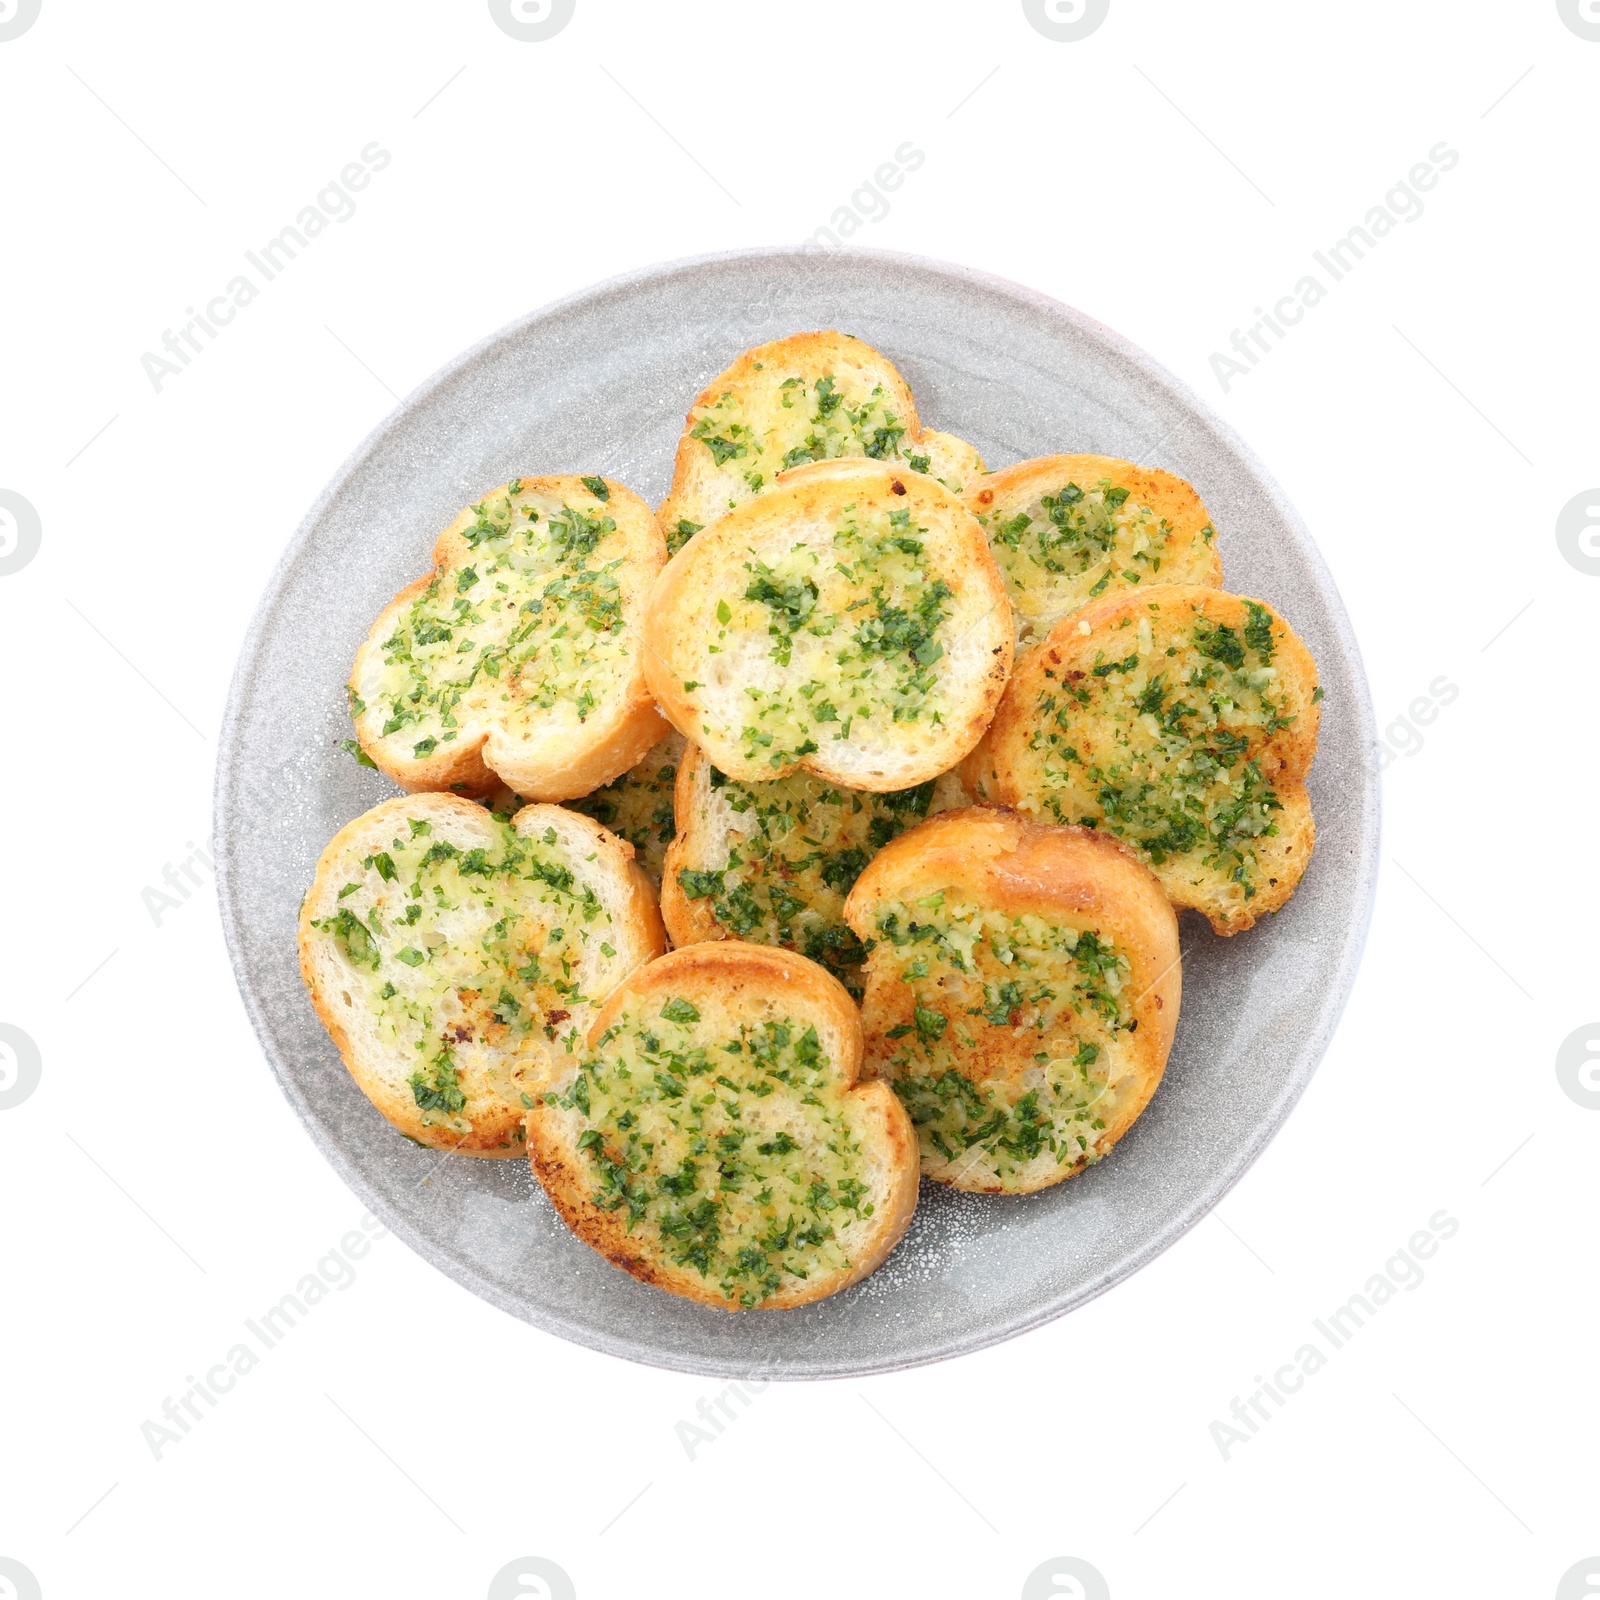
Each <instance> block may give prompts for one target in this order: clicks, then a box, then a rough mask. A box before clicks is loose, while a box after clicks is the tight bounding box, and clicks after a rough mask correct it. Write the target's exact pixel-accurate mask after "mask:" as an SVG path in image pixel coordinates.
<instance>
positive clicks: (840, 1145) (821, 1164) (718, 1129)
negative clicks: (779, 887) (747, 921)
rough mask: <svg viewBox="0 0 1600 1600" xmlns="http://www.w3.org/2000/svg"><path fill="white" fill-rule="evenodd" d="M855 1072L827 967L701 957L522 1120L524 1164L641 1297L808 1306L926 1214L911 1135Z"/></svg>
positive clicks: (628, 1011) (677, 961)
mask: <svg viewBox="0 0 1600 1600" xmlns="http://www.w3.org/2000/svg"><path fill="white" fill-rule="evenodd" d="M860 1065H861V1022H860V1018H859V1017H858V1015H857V1013H856V1008H855V1006H854V1005H853V1004H852V1003H851V1000H850V997H849V995H847V994H846V993H845V992H844V990H843V989H842V988H841V987H840V986H839V984H838V983H837V982H836V981H835V980H834V979H832V978H830V977H829V976H828V974H827V973H826V972H824V971H823V970H822V968H821V967H819V966H816V965H815V964H814V963H812V962H809V961H805V960H802V959H801V958H800V957H799V956H795V955H791V954H789V953H788V952H787V951H783V950H772V949H768V948H764V947H761V946H757V945H749V944H698V945H691V946H690V947H689V948H688V949H686V950H675V951H674V952H673V953H672V954H671V955H668V956H664V957H662V959H661V960H659V961H655V962H652V963H651V964H650V965H649V966H647V967H644V968H642V969H641V970H640V971H638V972H636V973H634V975H633V976H632V977H631V978H629V979H628V980H627V982H626V983H624V984H623V985H622V987H621V988H619V989H618V990H617V991H616V992H615V993H614V994H613V995H612V996H611V999H610V1000H609V1001H607V1003H606V1005H605V1006H604V1007H603V1008H602V1009H601V1012H600V1014H599V1016H598V1017H596V1018H595V1022H594V1026H593V1029H592V1030H591V1033H590V1037H589V1048H588V1052H587V1053H586V1054H584V1055H583V1056H582V1057H581V1058H580V1059H579V1060H578V1061H576V1062H575V1063H573V1064H571V1065H569V1066H567V1067H565V1068H564V1069H563V1070H562V1071H561V1072H560V1073H558V1074H556V1075H554V1076H553V1077H552V1079H551V1080H550V1081H549V1082H548V1083H547V1084H546V1085H545V1087H544V1089H543V1092H542V1093H541V1094H540V1095H539V1097H538V1101H537V1104H536V1105H535V1107H534V1109H533V1110H532V1111H530V1112H529V1113H528V1119H527V1126H528V1153H529V1155H530V1157H531V1158H532V1162H533V1170H534V1172H535V1173H536V1174H537V1175H538V1178H539V1181H540V1183H542V1184H543V1185H544V1189H545V1192H546V1193H547V1194H548V1195H549V1196H550V1199H551V1201H552V1202H553V1203H554V1205H555V1207H556V1210H557V1211H558V1212H560V1214H561V1216H562V1217H563V1219H564V1220H565V1221H566V1223H567V1224H568V1226H569V1227H571V1229H572V1230H573V1232H574V1233H576V1234H577V1235H578V1237H579V1238H580V1239H582V1240H584V1241H585V1242H586V1243H587V1244H590V1245H592V1246H593V1247H594V1248H595V1249H596V1250H598V1251H599V1252H600V1253H601V1255H603V1256H605V1257H606V1259H607V1260H609V1261H611V1262H612V1263H613V1264H614V1265H616V1266H619V1267H621V1268H622V1269H623V1270H624V1271H625V1272H629V1273H632V1274H633V1276H634V1277H636V1278H638V1279H640V1280H641V1281H642V1282H645V1283H653V1284H656V1285H657V1286H658V1287H660V1288H662V1289H666V1290H668V1291H669V1292H670V1293H672V1294H679V1295H684V1296H686V1297H687V1298H688V1299H691V1300H698V1301H700V1302H701V1303H702V1304H704V1305H711V1306H721V1307H723V1308H724V1309H725V1310H728V1311H738V1310H745V1309H749V1308H751V1307H756V1306H760V1307H765V1308H769V1309H778V1308H782V1307H786V1306H799V1305H806V1304H808V1303H809V1302H811V1301H813V1300H821V1299H823V1298H824V1297H825V1296H827V1295H830V1294H836V1293H838V1291H839V1290H841V1289H844V1288H847V1287H848V1286H849V1285H850V1284H852V1283H855V1282H856V1281H857V1280H859V1279H861V1278H864V1277H865V1276H866V1275H867V1274H868V1273H869V1272H871V1271H872V1270H873V1269H874V1268H875V1267H876V1266H878V1265H879V1263H880V1262H882V1261H883V1259H884V1257H885V1256H887V1255H888V1254H889V1252H890V1251H891V1250H892V1249H893V1248H894V1246H895V1245H896V1243H898V1241H899V1239H900V1236H901V1235H902V1234H903V1233H904V1232H905V1230H906V1226H907V1224H908V1223H909V1222H910V1220H911V1213H912V1209H913V1207H914V1206H915V1205H916V1198H917V1147H916V1137H915V1135H914V1134H913V1133H912V1131H911V1124H910V1122H909V1120H908V1119H907V1117H906V1114H905V1111H904V1110H903V1109H902V1107H901V1105H900V1103H899V1101H898V1100H896V1099H895V1097H894V1095H893V1093H892V1092H891V1091H890V1090H889V1089H888V1087H887V1086H886V1085H884V1084H881V1083H869V1084H862V1083H858V1082H857V1077H858V1074H859V1072H860Z"/></svg>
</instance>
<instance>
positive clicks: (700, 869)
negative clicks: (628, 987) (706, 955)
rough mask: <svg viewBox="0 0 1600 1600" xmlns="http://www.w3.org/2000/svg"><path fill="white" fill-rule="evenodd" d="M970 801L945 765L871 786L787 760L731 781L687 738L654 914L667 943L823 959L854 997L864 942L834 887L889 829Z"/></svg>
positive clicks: (896, 830)
mask: <svg viewBox="0 0 1600 1600" xmlns="http://www.w3.org/2000/svg"><path fill="white" fill-rule="evenodd" d="M966 804H968V801H967V797H966V793H965V791H964V790H963V789H962V787H961V783H960V780H959V778H958V777H957V776H956V774H955V773H953V772H952V773H946V774H944V776H943V777H940V778H934V779H930V780H929V781H928V782H927V783H923V784H918V785H917V787H916V788H914V789H902V790H900V791H898V792H897V793H893V794H872V793H868V792H863V791H860V790H856V789H842V788H840V787H839V786H838V785H837V784H834V783H830V782H829V781H828V780H827V779H826V778H818V777H816V776H814V775H813V774H811V773H809V772H796V773H794V774H793V775H792V776H790V777H787V778H780V779H778V780H777V782H775V783H741V782H740V781H739V780H738V779H737V778H729V777H727V776H726V775H724V774H723V773H721V772H718V771H717V769H716V768H715V767H714V766H712V764H711V762H710V761H709V760H708V759H707V757H706V754H705V752H704V751H703V750H701V749H700V748H699V746H697V745H692V744H691V745H690V746H689V747H688V750H687V751H686V753H685V755H684V758H683V760H682V761H681V762H680V763H679V765H678V787H677V796H676V815H677V820H678V836H677V838H676V839H675V840H674V841H673V844H672V847H671V849H669V850H668V851H667V860H666V871H665V874H664V876H663V878H662V881H661V918H662V921H664V922H665V923H666V925H667V936H668V937H669V938H670V939H671V940H672V942H673V944H675V945H686V944H695V943H698V942H699V941H700V940H703V939H745V940H748V941H750V942H751V943H754V944H771V945H779V946H781V947H782V948H783V949H785V950H797V951H799V952H800V954H801V955H804V956H806V957H808V958H809V959H811V960H812V961H818V962H821V963H822V965H823V966H825V967H826V968H827V969H828V971H829V972H831V973H832V974H833V975H834V977H836V978H838V979H839V981H840V982H841V983H843V984H844V986H845V988H847V989H848V990H849V991H850V993H851V995H852V996H854V998H856V999H857V1000H859V999H860V998H861V963H862V961H863V960H864V959H865V956H866V952H865V950H864V949H863V948H862V945H861V942H860V941H859V940H858V939H857V938H856V936H855V935H854V934H853V933H851V931H850V929H849V928H848V927H847V926H846V924H845V920H844V899H845V896H846V895H847V894H849V892H850V888H851V885H852V884H854V883H855V881H856V879H857V878H858V877H859V876H860V875H861V870H862V868H863V867H865V866H866V864H867V863H868V862H869V861H870V860H871V859H872V858H873V856H874V855H876V854H877V852H878V851H879V850H880V849H882V848H883V846H884V845H885V844H887V843H888V842H889V840H891V839H893V838H895V837H896V836H897V835H898V834H901V833H904V832H905V830H906V829H907V828H910V827H914V826H915V825H916V824H917V823H919V822H920V821H922V819H923V818H924V817H926V816H929V815H931V814H932V813H934V812H938V811H947V810H949V809H950V808H951V807H952V806H964V805H966Z"/></svg>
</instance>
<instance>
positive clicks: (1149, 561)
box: [964, 455, 1222, 638]
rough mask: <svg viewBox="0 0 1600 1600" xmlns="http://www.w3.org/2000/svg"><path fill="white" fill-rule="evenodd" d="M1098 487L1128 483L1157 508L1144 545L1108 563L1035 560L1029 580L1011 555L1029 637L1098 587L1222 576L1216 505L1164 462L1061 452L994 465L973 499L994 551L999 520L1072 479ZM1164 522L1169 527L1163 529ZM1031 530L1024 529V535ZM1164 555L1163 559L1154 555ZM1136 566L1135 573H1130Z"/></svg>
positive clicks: (1134, 494) (1131, 492)
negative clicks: (1076, 568) (1080, 565)
mask: <svg viewBox="0 0 1600 1600" xmlns="http://www.w3.org/2000/svg"><path fill="white" fill-rule="evenodd" d="M1069 483H1072V484H1077V485H1078V487H1080V488H1082V489H1084V490H1086V491H1092V490H1093V489H1094V488H1095V487H1096V486H1098V485H1099V484H1101V483H1109V484H1110V485H1111V486H1112V487H1113V488H1119V489H1126V490H1127V491H1128V501H1127V503H1128V504H1129V505H1132V506H1142V507H1145V508H1146V509H1147V510H1148V511H1149V512H1150V513H1151V516H1150V518H1149V519H1148V521H1149V524H1150V526H1149V529H1148V532H1147V533H1146V535H1145V538H1146V541H1147V544H1146V547H1145V548H1143V549H1141V550H1140V551H1139V552H1137V553H1136V552H1135V551H1133V550H1132V549H1120V548H1119V549H1117V550H1114V551H1112V552H1110V553H1109V554H1110V556H1112V557H1114V559H1111V560H1109V563H1108V562H1107V561H1106V560H1104V559H1097V560H1095V561H1093V562H1091V564H1090V565H1089V566H1088V567H1087V568H1086V569H1085V570H1084V571H1083V572H1081V573H1079V574H1076V575H1073V576H1068V575H1065V574H1050V573H1048V572H1046V571H1045V570H1044V569H1043V568H1041V567H1037V566H1035V567H1032V568H1031V570H1030V571H1029V574H1028V576H1029V582H1028V584H1027V586H1026V587H1024V586H1021V585H1019V584H1018V582H1017V581H1016V579H1015V577H1014V575H1013V573H1012V572H1011V571H1010V570H1009V568H1008V564H1007V561H1006V560H1003V559H1002V560H1001V562H1000V568H1001V572H1002V573H1003V574H1004V575H1005V577H1006V592H1007V593H1008V594H1009V595H1010V597H1011V604H1012V608H1013V610H1014V611H1015V612H1016V616H1017V626H1018V628H1019V629H1020V630H1021V632H1022V634H1023V636H1024V637H1025V638H1039V637H1042V636H1043V634H1044V633H1045V632H1046V631H1047V630H1048V629H1049V628H1050V627H1051V626H1052V625H1053V624H1054V623H1055V622H1056V621H1057V620H1058V619H1059V618H1060V617H1062V616H1064V615H1066V614H1067V613H1068V612H1071V611H1075V610H1077V609H1078V608H1079V607H1080V606H1082V605H1085V604H1087V603H1089V602H1090V601H1091V600H1092V599H1093V598H1094V594H1093V592H1092V591H1094V590H1095V589H1096V588H1099V589H1100V590H1101V592H1102V593H1104V592H1106V591H1107V589H1109V592H1110V593H1111V594H1112V595H1115V594H1116V593H1117V592H1118V591H1119V590H1122V589H1125V588H1129V587H1138V586H1139V585H1143V586H1145V587H1149V586H1150V585H1152V584H1156V583H1161V584H1193V585H1198V586H1202V587H1205V588H1218V587H1220V586H1221V583H1222V558H1221V556H1220V554H1219V553H1218V551H1217V546H1216V540H1215V532H1216V530H1215V528H1214V527H1213V526H1212V522H1211V516H1210V513H1209V512H1208V511H1207V510H1206V508H1205V506H1204V505H1203V504H1202V503H1201V500H1200V496H1199V495H1198V494H1196V493H1195V491H1194V488H1193V486H1192V485H1190V484H1189V483H1186V482H1185V481H1184V480H1183V479H1182V478H1179V477H1176V476H1174V475H1173V474H1172V473H1170V472H1164V471H1162V470H1161V469H1160V468H1159V467H1141V466H1138V465H1136V464H1135V463H1134V462H1132V461H1124V460H1121V459H1120V458H1119V457H1116V456H1094V455H1057V456H1039V457H1037V458H1035V459H1034V460H1031V461H1018V462H1015V463H1013V464H1012V465H1011V466H1009V467H1002V468H1001V469H1000V471H998V472H992V473H990V474H989V475H988V476H987V477H985V478H983V479H982V480H980V481H978V482H977V483H976V484H975V485H974V486H973V487H971V488H970V489H969V490H968V491H967V493H966V495H965V497H964V498H965V500H966V502H967V505H968V506H969V507H970V508H971V509H972V512H973V514H974V515H975V516H977V517H978V518H979V519H980V521H982V522H983V524H984V528H985V531H986V532H987V533H988V535H989V539H990V542H991V544H992V545H996V554H997V557H998V556H1005V555H1006V554H1007V551H1006V549H1005V548H1004V547H1003V546H1000V545H998V544H996V540H997V527H998V525H999V524H1002V523H1004V522H1005V521H1006V519H1008V518H1010V517H1012V516H1015V515H1016V514H1017V513H1018V512H1020V511H1022V510H1023V509H1024V508H1025V507H1028V506H1032V505H1034V504H1035V503H1036V502H1037V501H1038V500H1040V498H1041V497H1043V496H1045V495H1056V494H1059V492H1060V491H1061V489H1062V488H1063V487H1064V486H1065V485H1067V484H1069ZM1163 527H1164V528H1165V529H1166V530H1167V531H1166V532H1165V533H1164V534H1163V532H1162V531H1161V530H1162V529H1163ZM1024 537H1026V536H1024ZM1158 557H1159V565H1156V564H1155V562H1156V558H1158ZM1130 572H1131V573H1133V574H1135V576H1134V577H1133V578H1130V577H1129V576H1128V575H1127V574H1128V573H1130Z"/></svg>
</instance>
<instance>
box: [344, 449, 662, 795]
mask: <svg viewBox="0 0 1600 1600" xmlns="http://www.w3.org/2000/svg"><path fill="white" fill-rule="evenodd" d="M433 559H434V570H433V572H431V573H430V574H429V575H428V576H427V577H425V578H421V579H419V580H418V581H417V582H416V583H414V584H412V585H411V586H410V587H409V588H407V589H403V590H402V591H401V592H400V593H399V594H398V595H396V596H395V598H394V599H393V600H392V601H391V602H390V603H389V605H388V606H387V607H386V608H385V609H384V611H383V613H382V614H381V615H380V616H379V618H378V620H377V622H376V623H375V624H374V625H373V628H372V631H371V633H370V634H369V635H368V636H367V639H366V642H365V643H364V644H363V645H362V646H361V648H360V650H359V651H358V652H357V653H356V664H355V670H354V672H353V673H352V674H351V678H350V705H351V710H352V713H353V714H354V717H355V726H356V737H357V738H358V739H359V740H360V741H361V747H362V749H363V750H365V751H366V753H367V754H368V755H369V756H371V757H372V759H373V760H374V761H375V762H376V763H377V764H378V765H379V766H380V767H381V768H382V769H383V770H384V771H385V772H386V773H388V774H389V776H390V777H391V778H393V779H394V781H395V782H396V783H398V784H399V785H400V786H401V787H402V788H404V789H410V790H412V791H414V792H415V791H420V790H438V789H450V790H454V791H455V792H457V793H459V794H471V795H487V794H489V793H491V792H492V791H493V790H495V789H496V788H497V786H498V785H499V784H500V783H502V782H503V783H505V784H506V785H508V786H509V787H510V788H512V789H513V790H515V791H516V793H517V794H519V795H522V796H524V797H525V798H527V799H530V800H568V799H572V798H573V797H575V796H577V795H584V794H588V793H589V792H590V791H591V790H593V789H596V788H598V787H599V786H600V785H601V784H604V783H609V782H610V781H611V780H612V779H613V778H615V777H617V776H618V775H619V774H620V773H623V772H626V771H627V770H628V769H629V768H630V767H632V766H633V765H634V763H635V762H637V761H638V760H639V758H640V757H641V756H643V755H644V753H645V751H647V750H648V749H649V748H650V746H651V745H653V744H654V743H655V742H656V740H658V739H659V738H661V736H662V735H663V734H664V733H665V732H666V724H665V723H664V722H663V721H662V719H661V717H660V716H659V715H658V713H657V712H656V709H655V706H654V704H653V703H652V701H651V698H650V693H649V691H648V690H647V689H646V688H645V682H644V672H643V670H642V668H641V666H640V662H639V639H638V632H639V621H640V615H641V611H642V608H643V604H644V597H645V595H646V594H647V593H648V591H649V588H650V585H651V582H652V580H653V579H654V578H655V576H656V574H657V573H658V572H659V571H660V570H661V566H662V563H663V562H664V561H665V560H666V547H665V545H664V544H663V543H662V539H661V531H660V529H659V528H658V527H657V526H656V522H655V518H654V516H653V515H652V514H651V512H650V508H649V507H648V506H647V505H645V503H644V501H642V500H641V499H640V498H639V497H638V496H637V495H636V494H633V493H632V492H630V491H629V490H627V489H625V488H623V487H622V485H621V484H619V483H612V482H610V481H609V480H608V479H605V478H575V477H554V478H517V479H513V480H512V481H511V482H510V483H508V484H505V485H503V486H502V487H501V488H499V489H495V490H492V491H491V492H490V493H489V494H486V495H485V496H484V497H483V499H482V500H480V501H478V502H477V503H476V504H475V505H472V506H469V507H468V508H467V509H466V510H465V511H463V512H462V513H461V515H460V516H459V517H457V518H456V520H455V521H454V522H453V523H451V525H450V526H449V527H448V528H447V529H445V531H444V533H442V534H441V535H440V537H439V542H438V544H437V545H436V546H435V547H434V552H433Z"/></svg>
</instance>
